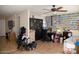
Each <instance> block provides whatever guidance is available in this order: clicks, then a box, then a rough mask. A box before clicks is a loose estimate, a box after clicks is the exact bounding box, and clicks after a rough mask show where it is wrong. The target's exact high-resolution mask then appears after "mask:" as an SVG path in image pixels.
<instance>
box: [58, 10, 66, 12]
mask: <svg viewBox="0 0 79 59" xmlns="http://www.w3.org/2000/svg"><path fill="white" fill-rule="evenodd" d="M57 12H67V10H57Z"/></svg>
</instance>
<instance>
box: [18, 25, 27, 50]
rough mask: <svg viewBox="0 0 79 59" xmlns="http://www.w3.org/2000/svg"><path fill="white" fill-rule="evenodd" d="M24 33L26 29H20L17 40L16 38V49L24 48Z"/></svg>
mask: <svg viewBox="0 0 79 59" xmlns="http://www.w3.org/2000/svg"><path fill="white" fill-rule="evenodd" d="M25 33H26V28H25V27H21V28H20V33H19V35H18V38H17V44H18V47H17V49H20V48H21V46H24V43H25V41H26V40H27V38H26V35H25Z"/></svg>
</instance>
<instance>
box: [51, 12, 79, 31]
mask: <svg viewBox="0 0 79 59" xmlns="http://www.w3.org/2000/svg"><path fill="white" fill-rule="evenodd" d="M52 20H53V22H52V23H53V25H54V27H57V28H58V27H60V28H62V29H63V28H65V27H66V28H67V29H74V30H79V13H72V14H64V15H54V16H53V17H52Z"/></svg>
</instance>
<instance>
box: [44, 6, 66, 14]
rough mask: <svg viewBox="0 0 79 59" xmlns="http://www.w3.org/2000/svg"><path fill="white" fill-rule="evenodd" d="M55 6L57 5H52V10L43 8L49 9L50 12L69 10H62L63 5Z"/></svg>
mask: <svg viewBox="0 0 79 59" xmlns="http://www.w3.org/2000/svg"><path fill="white" fill-rule="evenodd" d="M55 6H56V5H52V8H51V9H50V10H49V9H43V10H47V11H49V12H67V10H61V9H62V8H63V7H58V8H56V7H55ZM49 12H46V13H49Z"/></svg>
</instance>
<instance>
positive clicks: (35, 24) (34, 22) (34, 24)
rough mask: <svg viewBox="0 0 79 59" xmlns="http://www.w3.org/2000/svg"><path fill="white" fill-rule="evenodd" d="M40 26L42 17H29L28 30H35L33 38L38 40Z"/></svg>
mask: <svg viewBox="0 0 79 59" xmlns="http://www.w3.org/2000/svg"><path fill="white" fill-rule="evenodd" d="M42 27H43V20H42V19H36V18H30V30H35V40H39V38H40V33H41V31H40V30H41V29H42Z"/></svg>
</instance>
